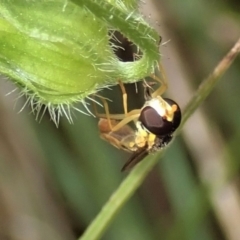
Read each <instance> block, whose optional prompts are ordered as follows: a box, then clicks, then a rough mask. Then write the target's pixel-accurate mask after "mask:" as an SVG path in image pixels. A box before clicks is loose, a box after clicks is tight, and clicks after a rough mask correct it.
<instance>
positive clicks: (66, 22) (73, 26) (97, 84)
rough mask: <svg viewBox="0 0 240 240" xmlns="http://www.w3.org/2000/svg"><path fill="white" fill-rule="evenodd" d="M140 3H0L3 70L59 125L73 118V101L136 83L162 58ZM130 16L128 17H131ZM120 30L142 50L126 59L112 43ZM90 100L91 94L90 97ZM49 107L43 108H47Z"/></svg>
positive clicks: (34, 105) (13, 0)
mask: <svg viewBox="0 0 240 240" xmlns="http://www.w3.org/2000/svg"><path fill="white" fill-rule="evenodd" d="M136 4H137V1H133V0H132V1H112V2H109V1H105V0H102V1H97V0H91V1H80V0H74V1H65V0H55V1H34V0H31V1H17V0H8V1H1V3H0V33H1V34H0V44H1V56H0V72H1V73H2V74H4V75H6V76H8V77H9V78H10V79H11V80H13V81H14V82H15V83H16V84H17V85H18V86H19V87H20V88H21V89H22V93H23V95H24V94H25V95H27V96H28V100H27V103H30V105H31V106H32V109H33V111H35V112H37V116H38V115H39V112H40V110H41V108H42V105H43V104H44V105H45V110H46V108H47V109H48V110H49V111H50V115H51V117H52V119H53V120H54V122H55V123H58V121H59V117H60V116H61V115H66V117H67V118H68V120H69V121H70V122H72V118H71V109H76V110H78V111H80V110H79V109H78V108H76V107H74V103H76V102H82V103H83V105H84V106H85V107H86V109H87V111H88V108H87V106H86V104H85V99H86V98H90V97H89V95H91V94H92V93H96V92H97V91H99V90H101V89H102V88H105V87H107V86H110V85H115V84H117V82H118V80H119V79H121V81H123V82H125V83H127V82H136V81H139V80H140V79H141V78H143V77H146V76H148V75H149V74H150V73H152V72H153V71H154V69H155V67H156V66H157V63H158V60H159V51H158V44H159V41H160V40H159V38H160V37H159V36H158V34H157V33H156V31H155V30H154V29H153V28H151V27H149V26H148V24H147V23H146V22H145V21H144V20H143V19H142V17H141V15H140V14H139V13H138V12H137V11H136V10H134V9H135V7H136ZM126 20H127V21H126ZM115 30H119V31H121V33H122V34H123V35H124V36H125V37H127V38H128V39H129V40H131V41H132V42H133V43H135V44H136V45H137V46H138V47H139V48H140V49H141V51H142V52H143V56H142V58H141V59H140V60H138V61H135V62H121V61H119V60H118V58H117V57H116V55H115V54H114V48H116V46H115V45H114V44H112V43H110V41H109V40H110V38H111V34H109V33H110V32H113V31H115ZM90 99H91V98H90ZM45 110H44V111H45Z"/></svg>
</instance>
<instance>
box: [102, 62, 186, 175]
mask: <svg viewBox="0 0 240 240" xmlns="http://www.w3.org/2000/svg"><path fill="white" fill-rule="evenodd" d="M160 68H161V74H162V78H159V77H157V76H155V75H152V76H151V77H152V78H153V79H154V80H155V81H156V82H158V83H160V84H161V85H160V87H159V88H158V89H157V90H155V91H154V92H151V88H150V87H149V86H148V85H147V86H145V94H144V95H145V103H144V105H143V106H142V108H141V109H134V110H132V111H130V112H128V110H127V93H126V90H125V87H124V85H123V83H122V82H119V85H120V87H121V90H122V95H123V108H124V114H110V112H109V107H108V103H107V101H106V99H104V98H102V97H100V96H98V97H100V98H101V100H102V102H103V105H104V108H105V114H99V113H97V115H98V117H99V118H100V119H99V122H98V129H99V132H100V137H101V138H102V139H104V140H106V141H107V142H109V143H110V144H112V145H113V146H115V147H117V148H119V149H123V150H125V151H128V152H131V153H132V155H131V157H130V158H129V160H128V161H127V162H126V163H125V164H124V166H123V168H122V171H125V170H129V169H131V168H132V167H133V166H134V165H136V164H137V163H138V162H140V161H141V160H142V159H143V158H144V157H146V156H147V155H148V154H152V153H156V152H158V151H159V150H161V149H162V148H164V147H166V146H167V145H168V143H169V142H170V141H171V139H172V137H173V133H174V131H175V130H176V129H177V128H178V127H179V125H180V123H181V110H180V107H179V106H178V104H177V103H176V102H175V101H173V100H171V99H169V98H162V97H161V95H162V94H163V93H164V92H165V90H166V89H167V82H166V78H165V74H164V71H163V68H162V67H161V65H160ZM130 122H133V123H134V126H135V127H131V126H130V125H129V123H130Z"/></svg>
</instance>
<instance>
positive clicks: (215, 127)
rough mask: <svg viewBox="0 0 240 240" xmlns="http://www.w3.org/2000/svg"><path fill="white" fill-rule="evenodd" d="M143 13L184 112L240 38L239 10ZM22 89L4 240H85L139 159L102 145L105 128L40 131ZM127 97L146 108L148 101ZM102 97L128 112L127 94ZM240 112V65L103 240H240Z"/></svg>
mask: <svg viewBox="0 0 240 240" xmlns="http://www.w3.org/2000/svg"><path fill="white" fill-rule="evenodd" d="M141 9H142V10H141V11H142V12H143V14H144V15H145V16H146V17H145V18H146V20H147V21H148V22H149V23H150V24H151V25H152V26H153V27H155V28H157V29H158V32H159V34H160V35H161V36H162V37H163V43H164V42H165V43H166V44H164V45H162V46H161V51H162V55H163V56H162V60H163V64H164V67H165V69H166V73H167V76H168V78H169V90H168V92H167V94H166V95H167V96H169V97H171V98H173V99H174V100H176V101H177V102H178V103H179V105H180V106H182V108H183V109H184V107H185V105H186V104H187V102H188V101H189V100H190V99H191V96H192V95H193V94H194V92H195V91H196V89H197V87H198V85H199V84H200V82H201V81H202V80H203V79H204V78H205V77H206V76H207V75H208V74H209V73H210V72H211V71H212V70H213V68H214V67H215V66H216V65H217V63H218V62H219V61H220V60H221V58H222V57H223V56H224V55H225V54H226V53H227V51H228V50H229V49H230V48H231V47H232V45H233V44H234V42H235V41H236V40H237V39H238V37H239V36H240V34H239V33H240V13H239V10H240V7H239V2H238V1H234V0H231V1H230V0H229V1H223V0H218V1H207V0H200V1H199V0H191V1H190V0H189V1H173V0H168V1H166V0H152V1H151V0H146V1H145V2H144V3H141ZM169 40H170V41H169ZM14 88H15V87H14V86H12V85H11V83H10V82H9V81H6V79H5V78H4V77H3V80H1V87H0V89H1V95H0V111H1V118H0V119H1V120H0V121H1V124H0V239H1V240H5V239H6V240H35V239H36V240H38V239H39V240H41V239H44V240H46V239H50V240H53V239H54V240H55V239H56V240H58V239H59V240H62V239H64V240H72V239H77V238H78V237H79V236H80V235H81V234H82V233H83V231H84V230H85V228H86V227H87V226H88V225H89V223H90V222H91V220H92V219H93V218H94V217H95V216H96V215H97V213H98V212H99V211H100V210H101V207H102V206H103V204H104V203H105V202H106V201H107V200H108V198H109V197H110V196H111V194H112V193H113V192H114V190H115V189H117V187H118V186H119V184H120V183H121V181H122V180H123V179H124V178H125V176H126V174H127V173H121V172H120V169H121V167H122V165H123V164H124V162H125V161H126V160H127V159H128V157H129V155H128V154H126V153H124V152H123V151H121V150H117V149H115V148H114V147H112V146H111V145H110V144H108V143H106V142H104V141H103V140H101V139H100V138H99V134H98V129H97V119H96V118H93V117H88V116H84V115H83V114H80V113H77V112H75V117H74V125H70V124H69V123H68V122H67V120H66V119H61V122H60V125H59V127H58V128H56V126H55V125H54V124H53V122H51V121H50V120H49V116H48V115H47V114H46V115H45V116H44V117H43V119H42V121H41V123H38V122H37V121H35V117H34V115H33V114H29V113H30V112H31V109H30V108H29V107H26V108H25V109H24V110H23V111H21V113H18V111H19V110H20V109H21V108H22V106H23V105H24V102H25V99H23V98H20V99H19V100H18V101H17V98H18V93H17V91H15V92H13V93H12V94H10V95H8V96H5V95H6V94H7V93H8V92H11V91H12V90H13V89H14ZM127 91H128V93H129V106H130V107H131V108H133V107H140V106H141V104H142V103H143V101H144V99H143V95H142V92H141V91H139V93H138V94H136V93H135V86H134V85H132V86H127ZM101 94H102V95H104V96H109V97H110V98H111V99H112V101H113V102H112V104H111V108H112V111H113V112H119V111H120V112H121V111H122V109H121V103H122V102H121V101H122V100H121V93H120V90H119V88H118V87H114V88H113V90H106V91H104V92H103V93H101ZM239 105H240V59H239V58H238V59H236V61H235V62H234V64H233V66H232V67H231V68H230V70H229V71H228V72H227V74H226V75H224V76H223V78H222V80H221V81H220V83H219V84H218V86H217V87H216V88H215V90H214V91H213V92H212V93H211V96H210V97H209V98H208V99H207V101H205V102H204V104H203V105H202V107H201V108H200V109H199V110H198V111H197V112H196V113H195V114H194V115H193V116H192V118H191V119H190V120H189V121H188V122H187V124H186V125H185V126H184V128H183V131H182V133H181V135H180V136H178V137H177V138H176V139H175V141H174V143H172V144H171V146H170V147H169V149H168V151H167V153H166V154H165V156H164V158H163V159H161V160H160V161H159V164H158V166H157V167H156V168H155V169H154V170H153V171H152V172H151V173H150V175H149V176H148V177H147V179H146V180H145V182H144V184H143V185H142V186H141V187H140V189H139V190H138V192H137V193H136V194H135V195H134V197H133V198H132V199H131V200H130V201H129V202H128V203H127V204H126V205H125V206H124V208H123V209H122V210H121V212H120V213H119V214H118V215H117V216H116V218H115V220H114V222H113V223H112V224H111V225H110V227H109V228H108V229H107V231H106V234H105V235H104V237H103V238H102V239H106V240H109V239H110V240H122V239H124V240H135V239H137V240H155V239H159V240H161V239H164V240H175V239H176V240H177V239H178V240H179V239H183V240H185V239H186V240H198V239H199V240H202V239H207V240H208V239H209V240H212V239H214V240H216V239H230V240H235V239H236V240H237V239H240V227H239V225H240V189H239V176H240V175H239V170H240V169H239V168H240V148H239V144H240V113H239ZM14 106H15V107H14Z"/></svg>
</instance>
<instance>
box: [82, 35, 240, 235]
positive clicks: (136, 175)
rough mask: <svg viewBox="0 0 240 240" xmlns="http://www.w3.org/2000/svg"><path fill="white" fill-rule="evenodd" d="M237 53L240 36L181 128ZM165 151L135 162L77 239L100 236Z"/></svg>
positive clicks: (193, 102) (187, 112)
mask: <svg viewBox="0 0 240 240" xmlns="http://www.w3.org/2000/svg"><path fill="white" fill-rule="evenodd" d="M239 52H240V39H239V40H238V41H237V42H236V44H235V45H234V46H233V48H232V49H231V50H230V51H229V53H228V54H227V55H226V56H225V57H224V58H223V59H222V61H221V62H220V63H219V64H218V65H217V67H216V68H215V69H214V71H213V73H212V74H211V75H210V76H209V77H208V78H206V80H204V81H203V82H202V84H201V85H200V86H199V89H198V90H197V92H196V94H195V95H194V96H193V98H192V99H191V100H190V101H189V104H188V105H187V107H186V109H185V111H184V115H183V121H182V124H181V128H182V127H183V125H184V124H185V122H186V121H187V119H188V118H189V117H190V116H191V115H192V114H193V112H194V111H195V110H196V109H197V108H198V107H199V105H200V104H201V103H202V102H203V101H204V100H205V99H206V97H207V96H208V95H209V94H210V92H211V91H212V89H213V87H214V86H215V85H216V84H217V82H218V81H219V79H220V77H221V76H222V75H223V74H224V73H225V72H226V70H227V69H228V68H229V67H230V65H231V64H232V62H233V60H234V59H235V57H236V56H237V55H238V53H239ZM178 133H179V131H178ZM165 151H166V149H163V150H162V151H161V152H159V153H157V154H156V155H154V156H149V157H147V158H146V159H145V160H144V161H142V162H141V163H139V164H138V165H136V167H135V168H134V169H133V170H132V171H131V172H130V174H129V175H128V176H127V177H126V179H125V180H124V181H123V182H122V183H121V185H120V186H119V188H118V189H117V190H116V191H115V193H114V194H113V195H112V196H111V198H110V199H109V201H108V202H107V203H106V204H105V206H104V207H103V208H102V210H101V211H100V213H99V214H98V215H97V217H96V218H95V219H94V220H93V222H92V223H91V224H90V225H89V227H88V228H87V230H86V232H85V233H84V234H83V236H82V237H80V238H79V240H96V239H99V238H100V237H101V236H102V234H103V232H104V230H105V229H106V228H107V227H108V225H109V224H110V222H111V221H112V220H113V218H114V216H115V215H116V214H117V212H118V211H119V210H120V209H121V207H122V206H123V205H124V203H125V202H126V201H127V200H128V199H129V198H130V197H131V196H132V195H133V193H134V192H135V191H136V189H137V188H138V187H139V186H140V185H141V184H142V182H143V181H144V179H145V177H146V176H147V174H148V173H149V171H150V170H151V169H152V168H153V167H154V166H155V165H156V164H157V162H158V160H159V159H160V158H161V156H162V155H163V154H164V152H165Z"/></svg>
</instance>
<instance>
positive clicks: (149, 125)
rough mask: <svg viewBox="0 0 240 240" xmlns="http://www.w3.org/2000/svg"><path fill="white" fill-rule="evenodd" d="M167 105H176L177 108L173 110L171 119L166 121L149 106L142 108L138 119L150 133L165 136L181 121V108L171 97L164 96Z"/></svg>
mask: <svg viewBox="0 0 240 240" xmlns="http://www.w3.org/2000/svg"><path fill="white" fill-rule="evenodd" d="M164 100H165V101H166V102H167V103H168V104H169V105H171V106H172V105H174V104H175V105H176V106H177V110H176V111H175V112H174V116H173V120H172V121H167V120H166V118H164V117H162V116H160V115H159V114H158V112H157V111H156V110H155V109H154V108H153V107H151V106H146V107H145V108H143V109H142V111H141V114H140V117H139V121H140V122H141V123H142V125H143V126H144V127H145V128H146V129H147V130H148V131H149V132H151V133H153V134H155V135H157V136H166V135H169V134H171V133H173V132H174V131H175V130H176V129H177V128H178V126H179V125H180V123H181V110H180V108H179V106H178V104H177V103H176V102H174V101H173V100H171V99H168V98H164Z"/></svg>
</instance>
